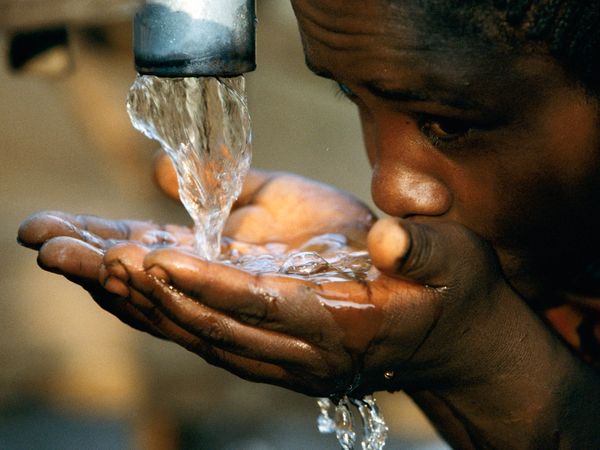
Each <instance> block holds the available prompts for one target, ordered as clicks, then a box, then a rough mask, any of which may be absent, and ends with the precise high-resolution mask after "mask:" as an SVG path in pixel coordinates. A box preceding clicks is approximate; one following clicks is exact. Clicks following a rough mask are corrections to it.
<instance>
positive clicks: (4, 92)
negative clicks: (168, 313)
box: [0, 0, 447, 450]
mask: <svg viewBox="0 0 600 450" xmlns="http://www.w3.org/2000/svg"><path fill="white" fill-rule="evenodd" d="M51 3H52V0H0V35H1V38H0V50H1V51H2V54H3V64H2V67H1V68H0V171H1V172H0V173H1V176H0V201H1V205H2V214H1V216H0V253H1V255H2V257H1V258H0V264H1V267H0V269H1V270H0V449H10V450H12V449H17V450H20V449H42V450H45V449H61V450H64V449H83V448H85V449H109V450H110V449H150V450H153V449H157V450H171V449H173V450H175V449H206V450H221V449H242V450H276V449H284V450H288V449H292V450H293V449H298V450H300V449H307V448H312V449H331V450H334V449H337V448H339V447H338V445H337V443H336V442H335V439H334V438H333V437H332V436H320V435H319V434H318V432H317V430H316V425H315V421H316V417H317V412H318V410H317V407H316V404H315V401H314V399H310V398H307V397H304V396H302V395H299V394H294V393H290V392H287V391H285V390H282V389H280V388H275V387H271V386H265V385H257V384H251V383H248V382H245V381H242V380H239V379H237V378H236V377H234V376H232V375H229V374H228V373H226V372H224V371H222V370H219V369H216V368H213V367H210V366H208V365H207V364H206V363H204V362H203V361H202V360H201V359H200V358H198V357H197V356H194V355H192V354H190V353H188V352H186V351H185V350H183V349H181V348H179V347H178V346H176V345H174V344H169V343H165V342H161V341H158V340H156V339H153V338H151V337H149V336H145V335H142V334H140V333H137V332H135V331H133V330H131V329H128V328H127V327H126V326H124V325H122V324H121V323H120V322H119V321H118V320H116V319H114V318H113V317H112V316H109V315H108V314H106V313H104V312H103V311H102V310H100V309H99V308H98V307H97V306H96V305H95V304H94V303H93V302H92V301H91V300H90V299H89V298H88V297H87V296H86V294H85V293H84V292H83V291H82V290H80V289H79V288H77V287H76V286H73V285H71V284H70V283H68V282H67V281H66V280H64V279H62V278H61V277H59V276H56V275H52V274H48V273H46V272H43V271H41V270H39V269H38V268H37V266H36V262H35V254H34V253H33V252H31V251H29V250H27V249H24V248H21V247H19V246H18V245H17V244H16V240H15V238H16V232H17V228H18V225H19V223H20V222H21V221H22V220H23V219H25V218H26V217H27V216H28V215H29V214H31V213H33V212H35V211H38V210H45V209H57V210H65V211H69V212H74V213H85V214H96V215H101V216H107V217H110V218H136V219H143V220H146V219H152V220H154V221H157V222H179V223H188V222H189V219H188V217H187V215H186V214H185V212H184V211H183V210H182V208H180V207H179V206H178V205H175V204H173V203H172V202H170V201H168V200H166V199H165V198H163V197H162V195H161V194H160V193H159V191H158V190H157V189H156V188H155V186H154V185H153V183H152V176H151V174H152V170H151V162H152V155H153V153H154V152H155V151H156V144H155V143H153V142H150V141H148V140H146V139H145V138H144V137H143V136H141V135H140V134H138V133H137V132H135V131H134V130H133V128H132V127H131V125H130V123H129V119H128V117H127V114H126V110H125V98H126V96H127V91H128V89H129V86H130V85H131V82H132V80H133V79H134V77H135V72H134V69H133V63H132V54H131V48H130V44H131V29H130V28H131V26H130V14H131V11H132V10H133V9H132V8H134V7H135V3H136V2H135V1H127V0H121V1H120V2H117V1H116V0H111V1H106V0H105V1H104V2H102V1H100V0H96V1H95V2H94V1H92V0H88V1H79V0H78V1H73V0H71V1H69V0H62V1H60V2H55V3H60V4H61V5H62V6H61V7H62V8H63V9H61V8H59V7H56V6H49V5H51ZM94 3H97V4H102V3H105V5H101V7H100V8H98V6H97V5H96V9H97V11H94V13H93V14H91V15H90V13H89V11H88V10H86V8H88V9H89V8H92V7H93V6H94ZM117 3H118V4H117ZM257 3H258V17H259V27H258V70H257V71H256V72H255V73H252V74H250V75H248V77H247V81H248V90H249V92H248V95H249V104H250V108H251V111H252V117H253V123H254V135H255V145H254V155H255V157H254V166H255V167H260V168H264V169H276V170H286V171H291V172H297V173H301V174H303V175H306V176H309V177H312V178H316V179H319V180H321V181H324V182H327V183H330V184H333V185H336V186H338V187H340V188H342V189H345V190H348V191H350V192H352V193H354V194H355V195H357V196H358V197H360V198H361V199H363V200H364V201H366V202H367V203H369V202H370V199H369V168H368V165H367V161H366V157H365V155H364V152H363V150H362V138H361V135H360V126H359V123H358V119H357V114H356V113H355V110H354V108H353V106H352V105H351V104H350V103H349V102H346V101H344V100H342V99H340V98H336V95H335V89H336V88H335V86H334V85H333V83H332V82H329V81H327V80H322V79H319V78H317V77H315V76H314V75H312V74H311V73H310V72H309V71H308V69H306V68H305V66H304V58H303V55H302V49H301V44H300V40H299V37H298V31H297V27H296V23H295V20H294V17H293V13H292V10H291V7H290V5H289V2H287V1H281V0H258V2H257ZM36 8H37V9H36ZM65 17H68V18H69V24H68V32H69V33H68V39H67V35H66V34H65V32H64V30H63V29H58V30H53V31H50V32H49V33H50V34H48V35H46V34H43V33H42V34H40V35H38V36H37V37H36V36H35V35H33V37H32V35H31V34H30V32H31V31H32V30H34V29H39V28H41V27H42V25H43V26H44V27H48V26H54V25H61V26H62V25H64V24H65ZM25 31H26V32H27V33H26V34H23V32H25ZM66 40H68V43H69V45H68V46H63V45H60V44H61V43H64V42H65V41H66ZM49 42H52V43H55V44H59V45H55V46H52V48H50V49H46V48H45V47H50V46H49V45H48V43H49ZM11 49H12V50H13V52H12V57H9V55H10V54H11V52H10V51H9V50H11ZM41 50H47V51H41ZM36 55H37V56H36ZM378 399H379V402H380V404H381V407H382V409H383V413H384V415H385V417H386V419H387V422H388V425H389V427H390V433H391V438H390V443H389V445H388V448H392V449H395V448H402V449H443V448H447V447H446V446H445V445H444V444H442V443H441V442H440V441H439V440H438V439H437V437H436V435H435V433H434V432H433V431H432V429H431V428H430V426H429V425H428V424H427V421H426V420H425V419H424V417H423V416H422V415H421V414H420V413H419V412H418V410H416V408H415V407H414V406H413V405H412V403H411V402H410V400H408V399H407V398H406V397H405V396H403V395H402V394H393V395H392V394H379V395H378Z"/></svg>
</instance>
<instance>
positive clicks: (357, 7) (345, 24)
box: [292, 0, 556, 97]
mask: <svg viewBox="0 0 600 450" xmlns="http://www.w3.org/2000/svg"><path fill="white" fill-rule="evenodd" d="M292 3H293V6H294V10H295V12H296V16H297V18H298V23H299V26H300V31H301V35H302V40H303V43H304V48H305V53H306V59H307V63H308V65H309V67H310V68H311V69H313V70H314V71H315V72H317V73H318V74H321V75H324V76H327V77H330V78H334V79H336V80H337V81H340V82H343V83H360V84H364V82H365V80H366V81H368V82H371V83H376V84H379V85H384V86H385V85H395V86H399V85H401V86H403V87H406V86H408V87H415V88H420V89H421V88H426V89H427V90H428V91H430V92H431V91H435V90H436V89H438V88H439V90H440V91H453V92H454V93H455V94H458V95H461V94H464V95H465V96H473V95H474V94H477V93H481V94H485V95H486V96H487V97H492V96H493V94H494V93H496V94H498V96H501V95H502V94H503V93H504V92H505V91H506V89H507V86H509V85H510V87H511V89H512V90H513V91H514V93H515V94H518V95H521V94H525V93H527V94H528V95H531V93H532V92H533V91H534V90H537V91H539V88H540V86H539V83H540V82H541V81H548V80H543V79H544V78H551V76H553V75H556V74H555V72H556V67H555V66H554V65H553V64H551V62H550V61H548V60H545V57H539V58H537V60H536V58H533V57H528V58H527V59H528V63H527V64H523V61H522V60H521V61H519V59H522V58H521V56H522V55H517V54H516V53H515V52H514V51H509V49H507V48H506V47H505V46H504V45H503V44H498V45H497V46H494V44H493V43H492V42H491V41H490V39H489V38H488V36H487V35H486V36H484V35H483V32H482V33H480V34H478V32H477V30H476V29H475V28H474V27H471V28H470V29H469V30H468V31H469V33H468V34H467V33H463V31H464V30H462V29H460V28H458V24H457V22H456V21H453V22H449V23H448V25H447V26H446V27H445V28H444V26H439V22H440V21H439V17H434V18H430V17H428V14H432V12H431V11H432V10H431V8H422V7H421V6H420V5H422V4H427V3H428V2H423V1H418V2H417V1H416V0H292ZM468 21H469V19H468V18H467V19H465V22H468ZM449 27H450V28H452V27H456V28H457V29H453V30H451V29H449ZM548 74H550V76H549V77H547V75H548ZM532 84H536V85H538V86H537V89H532V88H533V86H532ZM520 91H522V92H520Z"/></svg>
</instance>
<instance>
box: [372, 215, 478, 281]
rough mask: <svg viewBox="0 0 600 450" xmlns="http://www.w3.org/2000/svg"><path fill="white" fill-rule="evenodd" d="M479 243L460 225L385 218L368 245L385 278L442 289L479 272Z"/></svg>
mask: <svg viewBox="0 0 600 450" xmlns="http://www.w3.org/2000/svg"><path fill="white" fill-rule="evenodd" d="M478 242H479V240H478V239H476V237H475V236H474V235H473V234H472V233H470V232H469V231H468V230H467V229H466V228H464V227H462V226H460V225H458V224H453V223H436V224H433V223H430V224H424V223H417V222H412V221H407V220H400V219H394V218H385V219H381V220H379V221H378V222H377V223H376V224H375V225H374V226H373V227H372V228H371V230H370V232H369V236H368V242H367V245H368V249H369V253H370V255H371V258H372V260H373V264H374V265H375V267H377V269H378V270H380V271H381V272H383V273H385V274H386V275H390V276H394V277H398V278H404V279H408V280H411V281H414V282H416V283H419V284H423V285H428V286H432V287H442V286H447V285H449V284H455V283H456V282H457V281H459V280H457V277H459V278H460V277H461V274H463V275H465V276H466V275H467V274H466V273H464V272H465V269H467V268H470V270H476V267H477V266H476V264H475V260H477V259H478V257H479V259H481V258H480V257H481V251H478V250H477V247H481V246H480V245H478ZM469 260H473V263H472V264H469Z"/></svg>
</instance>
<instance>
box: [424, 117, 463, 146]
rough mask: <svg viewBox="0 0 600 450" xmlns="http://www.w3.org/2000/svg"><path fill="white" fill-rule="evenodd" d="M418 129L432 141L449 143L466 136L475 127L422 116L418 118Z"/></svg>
mask: <svg viewBox="0 0 600 450" xmlns="http://www.w3.org/2000/svg"><path fill="white" fill-rule="evenodd" d="M419 128H420V129H421V132H422V133H423V134H425V135H426V136H427V137H429V138H430V139H432V140H434V141H441V142H451V141H455V140H457V139H460V138H462V137H464V136H466V135H468V134H469V133H470V132H471V131H472V130H473V129H474V128H475V126H474V125H473V124H472V123H470V122H466V121H464V120H460V119H453V118H448V117H434V116H427V115H423V116H421V117H420V118H419Z"/></svg>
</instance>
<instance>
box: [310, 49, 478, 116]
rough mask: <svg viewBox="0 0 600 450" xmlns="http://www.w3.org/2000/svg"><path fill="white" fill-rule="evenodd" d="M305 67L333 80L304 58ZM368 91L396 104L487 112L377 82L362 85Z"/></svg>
mask: <svg viewBox="0 0 600 450" xmlns="http://www.w3.org/2000/svg"><path fill="white" fill-rule="evenodd" d="M305 61H306V66H307V67H308V68H309V69H310V70H311V72H313V73H314V74H315V75H317V76H319V77H323V78H328V79H331V80H335V76H334V75H333V74H332V73H331V72H330V71H329V70H327V69H325V68H323V67H319V66H317V65H316V64H313V63H312V61H310V60H309V59H308V58H306V60H305ZM362 85H363V86H364V87H365V88H366V89H368V90H369V91H370V92H371V93H372V94H373V95H375V96H377V97H380V98H383V99H386V100H391V101H396V102H407V103H409V102H413V103H414V102H416V103H439V104H442V105H444V106H448V107H450V108H454V109H460V110H464V111H469V110H480V111H487V108H486V107H484V106H483V105H481V104H479V103H477V102H474V101H473V100H469V99H466V98H464V97H453V98H450V97H448V98H439V97H435V98H434V97H433V96H432V95H430V94H428V93H426V92H423V91H415V90H411V89H390V88H386V87H384V86H382V85H381V84H380V83H378V82H377V81H368V82H365V83H363V84H362Z"/></svg>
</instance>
